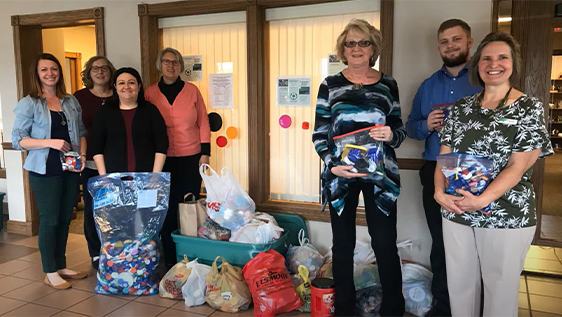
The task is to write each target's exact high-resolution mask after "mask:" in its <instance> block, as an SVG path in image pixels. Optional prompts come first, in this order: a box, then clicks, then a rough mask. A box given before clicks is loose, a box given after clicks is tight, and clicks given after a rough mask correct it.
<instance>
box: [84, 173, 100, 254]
mask: <svg viewBox="0 0 562 317" xmlns="http://www.w3.org/2000/svg"><path fill="white" fill-rule="evenodd" d="M98 175H99V174H98V171H96V170H93V169H89V168H84V170H83V171H82V198H83V199H84V236H85V237H86V242H88V252H89V253H90V257H91V258H93V257H95V256H99V255H100V249H101V243H100V238H99V237H98V231H97V230H96V222H95V220H94V202H93V200H92V195H90V192H89V191H88V180H89V179H90V178H91V177H94V176H98Z"/></svg>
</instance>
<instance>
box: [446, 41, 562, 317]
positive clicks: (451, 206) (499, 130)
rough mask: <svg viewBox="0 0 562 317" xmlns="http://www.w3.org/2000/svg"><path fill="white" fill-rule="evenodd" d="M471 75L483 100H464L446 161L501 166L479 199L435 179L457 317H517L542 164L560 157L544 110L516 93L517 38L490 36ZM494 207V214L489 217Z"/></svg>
mask: <svg viewBox="0 0 562 317" xmlns="http://www.w3.org/2000/svg"><path fill="white" fill-rule="evenodd" d="M471 63H472V64H470V66H469V70H468V74H469V78H470V82H471V83H472V84H473V85H480V86H481V87H484V91H483V92H481V93H478V94H476V95H472V96H469V97H465V98H461V99H459V100H458V101H457V102H456V103H455V104H454V106H453V108H452V109H451V112H450V114H449V117H448V118H447V120H446V121H445V126H444V127H443V129H442V130H441V132H440V138H441V151H440V153H441V154H447V153H451V152H465V153H468V154H472V155H476V156H479V157H482V158H486V159H488V160H491V161H493V162H494V164H493V166H494V167H493V170H492V177H491V183H490V184H489V185H488V187H487V188H486V189H485V190H484V192H483V193H482V194H480V195H479V196H474V195H472V193H470V192H469V191H465V190H461V189H458V190H457V194H458V196H454V195H447V194H446V193H445V176H444V175H443V173H442V172H441V170H439V169H437V170H436V171H435V200H436V201H437V202H438V203H439V204H440V205H441V207H442V209H441V211H442V214H443V218H444V219H443V239H444V243H445V258H446V261H447V281H448V286H449V296H450V300H451V312H452V314H453V316H478V315H479V314H480V304H481V303H480V294H481V280H482V281H483V284H484V314H483V316H517V315H518V308H517V307H518V291H519V276H520V274H521V271H522V270H523V264H524V262H525V256H526V254H527V252H528V251H529V248H530V246H531V241H532V240H533V237H534V235H535V229H536V221H537V220H536V216H535V192H534V189H533V184H532V183H531V174H532V171H533V170H532V167H533V165H534V163H535V162H536V161H537V159H539V158H542V157H545V156H547V155H550V154H553V150H552V145H551V143H550V140H549V138H548V131H547V130H546V125H545V119H544V110H543V105H542V103H541V102H540V101H539V100H538V99H536V98H534V97H530V96H527V95H526V94H524V93H523V92H521V91H519V90H517V89H515V88H514V87H513V85H514V84H515V83H517V78H518V76H519V74H520V72H521V53H520V47H519V44H518V43H517V41H516V40H515V39H514V38H513V37H512V36H511V35H509V34H505V33H501V32H497V33H490V34H488V35H487V36H486V37H485V38H484V39H483V40H482V43H480V45H479V46H478V49H477V50H476V52H475V53H474V56H473V58H472V59H471ZM488 205H490V210H489V212H486V213H484V212H482V211H481V210H482V209H483V208H485V207H486V206H488Z"/></svg>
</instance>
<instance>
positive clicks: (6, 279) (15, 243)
mask: <svg viewBox="0 0 562 317" xmlns="http://www.w3.org/2000/svg"><path fill="white" fill-rule="evenodd" d="M560 257H562V249H553V248H540V247H532V249H531V251H530V252H529V254H528V256H527V261H526V262H525V267H526V270H529V271H536V272H547V273H559V274H562V264H561V263H560V261H559V258H560ZM67 259H68V267H70V268H72V269H77V270H85V271H89V277H88V278H86V279H84V280H80V281H74V282H73V285H72V288H71V289H69V290H60V291H58V290H54V289H52V288H50V287H48V286H46V285H44V284H43V279H44V278H45V275H44V273H43V272H42V269H41V264H40V256H39V252H38V249H37V237H31V238H29V237H24V236H18V235H13V234H8V233H6V232H5V229H4V230H2V231H0V316H162V317H171V316H192V317H201V316H213V317H223V316H224V317H228V316H233V315H232V314H227V313H223V312H220V311H215V310H214V309H212V308H210V307H209V306H207V305H204V306H199V307H192V308H189V307H186V306H185V305H184V302H183V301H175V300H170V299H163V298H160V297H159V296H148V297H145V296H106V295H100V294H96V293H95V292H94V286H95V283H96V277H95V272H94V271H93V270H91V269H90V259H89V256H88V251H87V247H86V241H85V239H84V236H82V235H78V234H70V235H69V239H68V247H67ZM235 316H253V310H251V309H250V310H247V311H245V312H242V313H239V314H236V315H235ZM282 316H309V314H301V313H298V312H291V313H287V314H283V315H282ZM519 316H532V317H538V316H541V317H542V316H544V317H547V316H548V317H556V316H557V317H562V279H557V278H546V277H537V276H535V275H529V274H527V275H523V276H521V284H520V289H519Z"/></svg>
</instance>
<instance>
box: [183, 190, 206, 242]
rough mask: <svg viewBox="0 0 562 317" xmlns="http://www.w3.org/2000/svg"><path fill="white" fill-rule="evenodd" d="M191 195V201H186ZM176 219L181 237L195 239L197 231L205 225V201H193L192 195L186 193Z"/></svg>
mask: <svg viewBox="0 0 562 317" xmlns="http://www.w3.org/2000/svg"><path fill="white" fill-rule="evenodd" d="M189 195H191V200H190V201H186V199H187V197H188V196H189ZM178 217H179V224H180V229H181V234H182V235H183V236H190V237H197V230H199V228H200V227H201V226H202V225H203V223H205V220H206V219H207V209H206V208H205V199H199V200H197V201H196V200H195V196H194V195H193V194H192V193H187V194H185V196H184V197H183V202H181V203H180V204H179V207H178Z"/></svg>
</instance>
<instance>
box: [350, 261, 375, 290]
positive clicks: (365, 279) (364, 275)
mask: <svg viewBox="0 0 562 317" xmlns="http://www.w3.org/2000/svg"><path fill="white" fill-rule="evenodd" d="M353 283H354V284H355V290H356V291H357V290H360V289H363V288H367V287H371V286H373V285H375V284H380V278H379V268H378V267H377V266H376V265H375V264H359V265H357V266H355V267H353Z"/></svg>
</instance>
